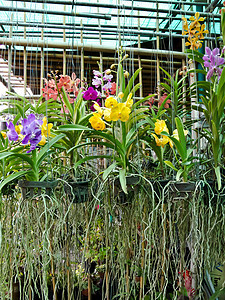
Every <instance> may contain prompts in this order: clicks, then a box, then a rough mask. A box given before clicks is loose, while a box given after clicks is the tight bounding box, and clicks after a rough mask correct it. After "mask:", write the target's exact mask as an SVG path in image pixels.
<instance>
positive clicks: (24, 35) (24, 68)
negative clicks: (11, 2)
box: [23, 2, 27, 95]
mask: <svg viewBox="0 0 225 300" xmlns="http://www.w3.org/2000/svg"><path fill="white" fill-rule="evenodd" d="M24 7H26V2H24ZM24 23H26V13H25V12H24ZM23 37H24V39H26V37H27V33H26V26H24V34H23ZM23 61H24V64H23V82H24V95H26V93H27V50H26V46H24V48H23Z"/></svg>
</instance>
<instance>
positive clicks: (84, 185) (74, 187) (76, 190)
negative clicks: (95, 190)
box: [64, 180, 90, 203]
mask: <svg viewBox="0 0 225 300" xmlns="http://www.w3.org/2000/svg"><path fill="white" fill-rule="evenodd" d="M89 182H90V180H86V181H76V182H74V181H69V182H67V183H65V184H64V191H65V193H66V194H67V195H68V197H69V199H70V200H71V201H73V203H84V202H86V201H87V200H88V199H89Z"/></svg>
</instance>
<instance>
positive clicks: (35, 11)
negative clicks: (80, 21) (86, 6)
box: [0, 6, 111, 20]
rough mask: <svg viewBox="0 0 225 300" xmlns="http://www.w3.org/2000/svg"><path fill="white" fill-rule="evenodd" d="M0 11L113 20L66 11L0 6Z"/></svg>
mask: <svg viewBox="0 0 225 300" xmlns="http://www.w3.org/2000/svg"><path fill="white" fill-rule="evenodd" d="M0 11H10V12H28V13H33V14H45V15H48V14H49V15H58V16H69V17H80V18H85V17H86V18H95V19H104V20H111V16H110V15H109V14H108V15H103V14H88V13H76V12H66V11H55V10H46V9H33V8H25V7H13V6H0Z"/></svg>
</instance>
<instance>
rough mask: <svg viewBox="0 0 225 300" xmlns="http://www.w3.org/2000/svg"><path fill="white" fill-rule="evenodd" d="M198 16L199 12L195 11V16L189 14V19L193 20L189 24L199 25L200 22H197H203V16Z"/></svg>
mask: <svg viewBox="0 0 225 300" xmlns="http://www.w3.org/2000/svg"><path fill="white" fill-rule="evenodd" d="M199 16H200V14H199V12H196V13H195V16H191V17H190V18H189V20H190V21H193V22H192V23H191V26H192V27H196V26H200V23H199V22H203V21H204V20H205V18H202V17H201V18H199Z"/></svg>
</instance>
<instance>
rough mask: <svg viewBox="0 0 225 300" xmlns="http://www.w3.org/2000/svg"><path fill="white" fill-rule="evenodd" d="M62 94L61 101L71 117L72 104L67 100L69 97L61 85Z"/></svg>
mask: <svg viewBox="0 0 225 300" xmlns="http://www.w3.org/2000/svg"><path fill="white" fill-rule="evenodd" d="M62 96H63V101H64V103H65V105H66V107H67V109H68V110H69V112H70V115H71V117H73V108H72V105H71V104H70V102H69V99H68V97H67V94H66V92H65V90H64V88H63V87H62Z"/></svg>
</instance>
